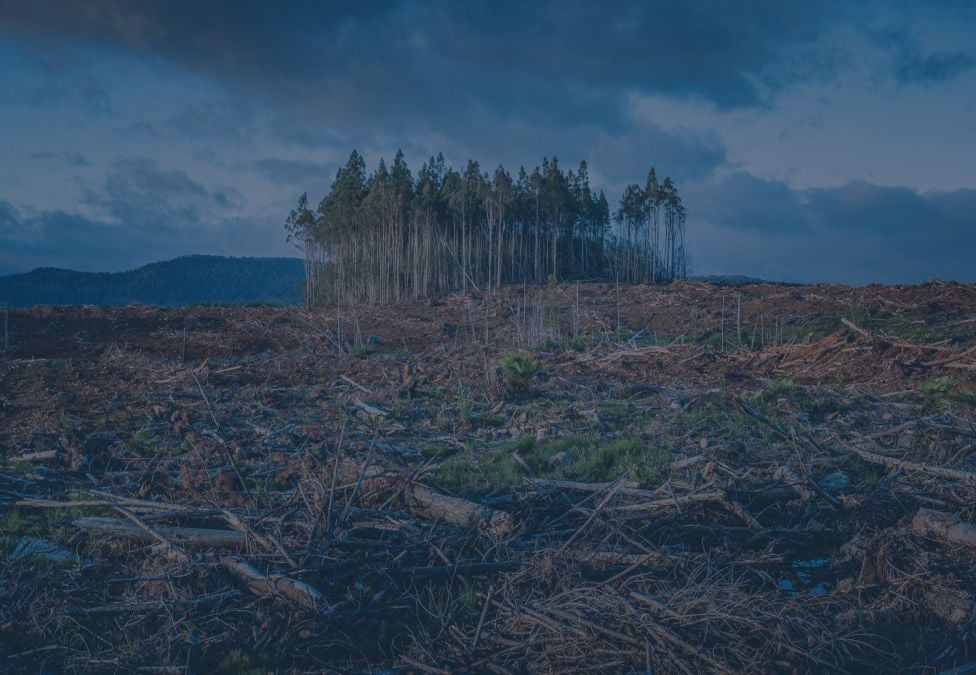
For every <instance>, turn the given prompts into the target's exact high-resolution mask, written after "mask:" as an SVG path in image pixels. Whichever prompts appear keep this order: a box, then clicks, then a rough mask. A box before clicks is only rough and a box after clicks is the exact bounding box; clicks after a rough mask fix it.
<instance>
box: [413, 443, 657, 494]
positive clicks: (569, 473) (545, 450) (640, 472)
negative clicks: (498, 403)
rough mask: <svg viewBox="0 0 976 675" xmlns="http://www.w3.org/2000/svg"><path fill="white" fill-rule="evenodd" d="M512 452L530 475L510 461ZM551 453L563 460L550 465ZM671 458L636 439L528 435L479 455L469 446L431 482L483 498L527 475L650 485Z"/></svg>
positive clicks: (518, 463) (453, 490)
mask: <svg viewBox="0 0 976 675" xmlns="http://www.w3.org/2000/svg"><path fill="white" fill-rule="evenodd" d="M515 452H517V453H518V455H519V457H521V458H522V460H523V461H524V462H525V463H526V464H527V465H528V466H529V468H530V469H531V471H528V472H527V471H526V469H525V467H524V466H522V464H521V463H520V462H518V460H516V459H515V457H514V456H513V453H515ZM563 453H565V454H563ZM556 455H561V456H562V457H563V461H561V462H559V463H558V465H552V464H551V460H552V459H553V458H554V457H555V456H556ZM673 458H674V453H673V452H672V450H671V448H670V447H664V446H659V445H653V444H651V443H650V442H648V441H647V440H644V439H641V438H634V437H631V438H620V439H615V440H606V441H604V440H600V439H598V438H588V437H582V436H566V437H559V438H551V439H545V440H542V441H537V440H536V439H534V438H531V437H527V438H523V439H521V440H518V441H514V442H510V443H506V444H504V445H502V446H500V447H496V448H494V449H491V450H488V451H484V452H480V453H479V452H477V451H475V450H474V449H472V448H468V449H466V450H465V451H463V452H461V453H459V454H458V455H456V456H454V457H452V458H450V459H448V460H447V461H445V462H444V463H443V464H441V466H440V467H438V468H437V469H436V470H435V471H434V472H433V473H432V474H431V481H432V482H433V483H435V484H438V485H441V486H443V487H445V488H447V489H449V490H451V491H452V492H456V493H459V494H479V493H482V494H483V493H486V492H489V491H491V490H494V489H497V488H500V487H505V486H508V485H517V484H519V483H521V482H522V481H523V480H524V479H525V478H527V477H534V478H556V479H561V480H573V481H580V482H584V483H594V482H605V481H611V480H615V479H617V478H620V477H621V476H626V477H627V478H628V479H630V480H634V481H637V482H638V483H640V484H642V485H648V486H653V485H657V484H659V483H660V482H661V481H663V480H664V478H666V477H667V475H668V472H669V470H670V465H671V462H672V460H673Z"/></svg>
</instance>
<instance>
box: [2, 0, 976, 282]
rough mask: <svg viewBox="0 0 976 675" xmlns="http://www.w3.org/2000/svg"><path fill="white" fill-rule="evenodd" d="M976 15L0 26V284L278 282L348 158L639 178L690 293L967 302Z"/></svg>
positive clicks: (152, 15) (711, 4) (216, 5)
mask: <svg viewBox="0 0 976 675" xmlns="http://www.w3.org/2000/svg"><path fill="white" fill-rule="evenodd" d="M974 36H976V2H970V1H969V0H960V1H953V0H875V1H872V0H861V1H847V2H840V1H836V2H835V1H834V0H817V1H815V2H811V1H809V0H729V1H724V0H722V1H720V0H700V1H695V0H648V1H644V2H615V1H614V0H607V1H604V2H591V1H586V2H583V1H576V0H539V1H536V2H528V3H527V2H522V1H516V2H508V1H506V0H494V1H491V2H489V1H481V0H465V1H464V2H457V1H452V0H445V1H430V2H426V1H419V0H413V1H394V0H390V1H388V2H368V1H360V2H350V3H338V2H287V1H284V2H274V3H271V2H259V1H250V0H192V1H186V0H166V1H163V0H159V1H156V2H148V1H141V2H140V1H139V0H86V2H76V1H68V0H34V1H32V2H23V0H0V274H9V273H15V272H22V271H27V270H30V269H33V268H35V267H39V266H47V267H65V268H71V269H79V270H88V271H118V270H123V269H130V268H132V267H136V266H138V265H141V264H145V263H147V262H152V261H155V260H161V259H167V258H171V257H174V256H177V255H186V254H193V253H209V254H223V255H236V256H251V255H294V254H295V252H294V250H293V249H291V248H290V247H289V245H288V244H287V243H286V242H285V237H284V230H283V223H284V220H285V217H286V216H287V214H288V211H289V210H290V209H291V208H292V207H293V206H294V204H295V202H296V201H297V197H298V195H300V194H301V193H302V192H308V194H309V196H310V198H311V199H312V200H313V201H314V202H317V201H318V200H319V199H320V198H321V197H322V196H323V195H324V194H325V193H326V192H327V191H328V188H329V185H330V183H331V181H332V179H333V178H334V176H335V171H336V169H337V168H338V166H339V165H340V164H342V163H344V161H345V159H346V157H347V156H348V154H349V152H350V151H351V150H352V149H353V148H356V149H358V150H359V151H360V152H361V153H362V154H363V155H364V157H365V158H366V161H367V164H368V166H369V167H370V168H373V167H375V166H376V164H377V163H378V161H379V159H380V158H381V157H384V158H386V159H387V160H388V161H389V160H390V159H391V158H392V157H393V155H394V154H395V153H396V150H397V149H403V151H404V153H405V154H406V157H407V160H408V162H409V164H410V166H411V168H413V169H414V170H416V169H418V168H419V167H420V165H421V164H422V163H423V161H424V160H425V159H426V158H427V157H429V156H430V155H432V154H435V153H437V152H443V153H444V156H445V158H446V159H447V160H448V161H449V162H450V163H453V164H454V165H461V164H463V163H464V162H466V161H467V160H468V159H469V158H471V159H475V160H477V161H479V162H480V163H481V165H482V167H483V168H485V169H486V170H493V169H494V167H496V166H497V165H498V164H503V165H504V166H505V167H506V168H508V169H509V170H510V171H512V172H513V173H515V172H516V171H517V169H518V167H519V166H520V165H525V166H526V168H528V169H531V168H532V167H534V166H536V165H537V164H538V163H539V162H540V161H541V159H542V157H543V156H550V157H551V156H557V157H558V158H559V159H560V161H561V162H563V164H564V165H565V166H573V165H575V164H576V163H577V162H578V161H579V160H580V159H586V160H587V163H588V165H589V169H590V177H591V183H592V184H593V185H594V187H597V188H602V189H604V190H605V191H606V193H607V195H608V198H609V199H610V200H611V203H612V204H615V203H616V202H617V200H618V199H619V196H620V194H621V193H622V191H623V189H624V187H625V186H626V185H627V184H628V183H632V182H637V183H643V180H644V177H645V176H646V174H647V170H648V169H649V168H650V167H651V166H654V167H656V169H657V172H658V174H659V175H670V176H671V177H672V178H673V179H674V180H675V181H676V182H677V185H678V189H679V192H680V193H681V195H682V199H683V201H684V204H685V206H686V208H687V210H688V222H687V228H688V240H689V247H690V252H691V257H692V263H693V269H694V272H695V273H696V274H702V275H710V274H742V275H748V276H754V277H761V278H766V279H771V280H780V281H798V282H812V281H828V282H837V283H846V284H867V283H873V282H881V283H903V282H905V283H913V282H920V281H925V280H927V279H929V278H931V277H939V278H942V279H954V280H957V281H968V282H973V281H976V37H974Z"/></svg>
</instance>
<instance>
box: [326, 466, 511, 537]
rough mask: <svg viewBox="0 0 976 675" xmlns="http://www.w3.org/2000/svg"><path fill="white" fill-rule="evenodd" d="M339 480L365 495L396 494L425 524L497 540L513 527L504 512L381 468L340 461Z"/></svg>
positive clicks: (505, 535)
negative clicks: (444, 525)
mask: <svg viewBox="0 0 976 675" xmlns="http://www.w3.org/2000/svg"><path fill="white" fill-rule="evenodd" d="M339 478H340V479H341V480H342V481H343V482H344V483H354V482H360V483H361V489H362V492H363V493H364V494H366V493H389V492H395V493H397V494H398V495H399V497H400V499H401V500H402V503H403V505H404V506H405V508H406V509H407V510H408V511H410V513H412V514H413V515H415V516H418V517H420V518H424V519H426V520H441V521H444V522H445V523H450V524H451V525H457V526H459V527H466V528H472V529H477V530H480V531H482V532H484V533H486V534H489V535H490V536H492V537H494V538H496V539H502V538H504V537H507V536H509V535H510V534H511V533H512V531H513V530H514V527H515V526H514V523H513V521H512V517H511V516H510V515H509V514H507V513H505V512H504V511H497V510H495V509H492V508H489V507H487V506H482V505H481V504H477V503H475V502H472V501H469V500H467V499H462V498H460V497H452V496H450V495H443V494H440V493H439V492H436V491H434V490H433V489H431V488H429V487H427V486H426V485H420V484H418V483H414V482H411V481H410V480H409V479H408V478H407V477H405V476H402V475H400V474H397V473H390V472H388V471H386V470H385V469H384V468H383V467H381V466H370V467H367V468H366V469H365V471H364V470H363V467H362V466H360V464H359V463H358V462H355V461H352V460H341V461H340V463H339Z"/></svg>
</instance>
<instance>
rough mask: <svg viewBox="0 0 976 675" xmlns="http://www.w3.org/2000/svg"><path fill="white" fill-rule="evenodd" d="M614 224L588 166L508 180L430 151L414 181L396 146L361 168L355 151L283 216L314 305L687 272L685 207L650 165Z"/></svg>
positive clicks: (655, 278)
mask: <svg viewBox="0 0 976 675" xmlns="http://www.w3.org/2000/svg"><path fill="white" fill-rule="evenodd" d="M613 220H614V221H615V224H616V227H614V223H612V222H611V213H610V205H609V204H608V202H607V198H606V196H605V195H604V193H603V191H602V190H601V191H600V192H594V191H593V190H592V189H591V188H590V182H589V174H588V171H587V167H586V162H585V161H581V162H580V163H579V167H578V168H577V169H576V171H572V170H570V171H563V170H562V169H561V168H560V167H559V163H558V161H557V160H556V158H555V157H553V158H552V159H548V158H544V159H543V160H542V164H541V166H538V167H536V168H535V169H534V170H533V171H532V173H527V172H526V171H525V169H524V168H522V169H519V172H518V175H517V176H515V177H514V178H513V177H512V175H511V174H509V173H508V172H507V171H506V170H505V169H504V168H502V167H501V166H499V167H498V168H497V169H496V170H495V171H494V173H493V174H490V173H488V172H483V171H482V170H481V167H480V166H479V165H478V163H477V162H474V161H468V163H467V166H465V167H464V170H463V171H458V170H455V169H453V168H450V167H447V166H446V165H445V163H444V158H443V156H441V155H438V156H437V157H432V158H430V160H429V161H428V162H427V163H425V164H424V165H423V166H422V167H421V168H420V171H419V172H418V174H417V175H416V177H415V176H413V175H412V174H411V172H410V169H408V168H407V164H406V162H405V161H404V158H403V153H402V152H397V154H396V157H395V158H394V160H393V164H392V165H390V166H387V164H386V163H385V162H384V161H383V160H380V163H379V166H378V167H377V169H376V171H374V172H373V173H372V174H367V173H366V163H365V162H364V160H363V158H362V156H360V154H359V153H358V152H356V151H353V152H352V154H351V155H350V156H349V160H348V161H347V162H346V164H345V166H344V167H342V168H340V169H339V170H338V172H337V173H336V178H335V181H333V183H332V187H331V189H330V190H329V192H328V194H327V195H326V196H325V197H324V198H323V199H322V201H321V202H319V205H318V208H317V209H315V210H313V209H312V208H311V207H310V206H309V202H308V195H307V194H303V195H302V196H301V198H300V199H299V202H298V206H297V207H296V208H295V209H294V210H293V211H292V212H291V213H290V214H289V216H288V219H287V221H286V223H285V229H286V230H287V232H288V239H289V241H291V242H293V243H294V244H295V245H296V246H298V248H300V249H301V250H302V251H303V252H304V254H305V272H306V274H305V278H306V287H305V293H306V298H307V300H308V302H309V304H315V303H316V302H320V301H334V300H336V299H340V300H355V301H359V302H396V301H400V300H408V299H420V298H424V297H428V296H431V295H433V294H436V293H439V292H443V291H455V290H464V291H467V290H477V291H481V292H486V293H493V292H494V291H495V290H497V289H498V288H499V287H500V286H502V285H503V284H508V283H540V282H546V281H550V280H552V281H564V280H571V279H608V280H609V279H615V280H619V281H622V282H637V283H645V282H661V281H669V280H671V279H674V278H677V277H683V276H685V275H686V274H687V272H688V261H687V259H688V256H687V252H686V248H685V209H684V206H682V204H681V199H680V198H679V197H678V192H677V189H676V188H675V185H674V183H673V182H672V181H671V179H670V178H665V179H664V180H663V181H662V182H660V183H659V182H658V180H657V175H656V173H655V171H654V169H653V168H652V169H651V170H650V172H649V173H648V176H647V180H646V182H645V185H644V186H643V187H641V186H640V185H636V184H635V185H629V186H628V187H627V188H626V190H625V191H624V194H623V197H622V199H621V202H620V207H619V209H618V210H617V211H616V213H615V214H614V219H613Z"/></svg>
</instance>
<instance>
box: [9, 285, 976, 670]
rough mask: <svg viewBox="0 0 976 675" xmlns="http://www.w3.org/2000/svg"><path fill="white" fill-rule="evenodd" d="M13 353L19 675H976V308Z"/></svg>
mask: <svg viewBox="0 0 976 675" xmlns="http://www.w3.org/2000/svg"><path fill="white" fill-rule="evenodd" d="M0 326H2V324H0ZM7 326H8V328H7V335H6V336H5V340H4V341H0V349H3V348H4V347H5V351H3V352H2V353H0V461H2V464H0V670H8V671H11V672H39V671H46V672H58V671H77V672H133V671H137V670H140V669H143V670H147V671H148V670H153V671H162V672H180V673H191V672H192V673H206V672H225V673H244V672H275V671H277V672H310V671H311V672H401V673H407V672H418V673H419V672H435V673H437V672H500V673H505V672H536V671H540V672H566V671H583V670H595V671H598V672H654V673H670V672H682V673H689V672H782V673H793V672H797V673H799V672H834V671H836V672H906V673H908V672H911V673H919V672H932V673H935V672H942V671H946V670H950V669H952V668H956V667H959V666H964V665H966V664H972V663H974V662H976V605H974V598H976V567H974V565H973V559H974V558H973V556H974V552H976V526H974V525H973V523H976V421H974V420H976V286H974V285H959V284H952V283H944V282H939V281H932V282H930V283H927V284H922V285H916V286H868V287H862V288H849V287H842V286H833V285H813V286H780V285H771V284H770V285H765V284H764V285H748V286H742V287H737V288H728V287H717V286H712V285H708V284H704V283H697V282H676V283H673V284H670V285H667V286H656V287H648V286H620V287H616V286H614V285H608V284H578V285H577V284H563V285H558V286H557V285H552V286H548V287H541V288H539V287H527V288H521V287H510V288H506V289H503V291H502V293H501V294H500V295H499V296H498V297H483V296H481V295H478V294H474V295H472V296H465V295H462V294H454V295H449V296H444V297H441V298H438V299H437V300H435V301H430V302H417V303H410V304H403V305H398V306H350V305H346V304H341V305H340V306H338V307H323V308H317V309H315V310H313V311H306V310H303V309H299V308H279V307H233V308H232V307H209V306H200V307H183V308H157V307H147V306H137V305H133V306H128V307H106V308H100V307H36V308H33V309H29V310H10V311H9V315H8V316H7ZM0 340H3V337H2V336H0Z"/></svg>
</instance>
